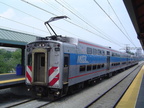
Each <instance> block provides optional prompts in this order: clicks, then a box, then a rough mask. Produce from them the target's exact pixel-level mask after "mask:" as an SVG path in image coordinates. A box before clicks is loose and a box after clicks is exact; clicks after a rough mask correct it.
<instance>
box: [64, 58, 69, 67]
mask: <svg viewBox="0 0 144 108" xmlns="http://www.w3.org/2000/svg"><path fill="white" fill-rule="evenodd" d="M68 65H69V57H68V56H65V57H64V67H68Z"/></svg>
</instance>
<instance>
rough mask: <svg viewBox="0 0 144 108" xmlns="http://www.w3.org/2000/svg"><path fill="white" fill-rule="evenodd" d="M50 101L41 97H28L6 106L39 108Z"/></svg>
mask: <svg viewBox="0 0 144 108" xmlns="http://www.w3.org/2000/svg"><path fill="white" fill-rule="evenodd" d="M50 103H51V101H48V100H43V99H35V98H34V99H28V100H24V101H22V102H19V103H16V104H13V105H10V106H7V108H24V107H25V108H41V107H43V106H45V105H48V104H50Z"/></svg>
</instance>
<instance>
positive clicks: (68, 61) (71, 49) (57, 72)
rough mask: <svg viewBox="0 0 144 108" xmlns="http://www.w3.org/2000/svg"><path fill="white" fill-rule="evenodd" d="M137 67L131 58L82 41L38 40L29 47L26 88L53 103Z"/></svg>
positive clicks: (50, 38)
mask: <svg viewBox="0 0 144 108" xmlns="http://www.w3.org/2000/svg"><path fill="white" fill-rule="evenodd" d="M137 63H138V61H137V58H134V57H132V56H130V55H128V54H125V53H121V52H119V51H116V50H113V49H111V48H108V47H103V46H100V45H97V44H93V43H90V42H86V41H83V40H80V39H76V38H71V37H62V36H50V37H46V38H37V40H36V41H34V42H31V43H29V44H27V46H26V74H25V75H26V84H27V86H28V89H29V90H32V91H33V93H34V94H35V95H36V96H40V97H48V98H49V99H52V100H53V99H55V98H57V97H62V96H64V95H66V94H67V92H68V91H70V92H72V91H74V90H75V89H78V88H83V87H84V85H86V84H87V85H88V84H89V83H91V82H95V81H97V80H100V79H101V78H103V77H105V76H111V75H112V73H113V72H115V71H117V70H121V69H125V68H126V67H130V66H132V65H135V64H137Z"/></svg>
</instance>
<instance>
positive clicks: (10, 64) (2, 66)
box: [0, 49, 21, 73]
mask: <svg viewBox="0 0 144 108" xmlns="http://www.w3.org/2000/svg"><path fill="white" fill-rule="evenodd" d="M20 63H21V49H17V50H16V51H14V52H11V51H7V50H4V49H0V73H9V72H11V71H13V70H14V69H15V68H16V65H17V64H20Z"/></svg>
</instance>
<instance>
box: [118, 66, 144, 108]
mask: <svg viewBox="0 0 144 108" xmlns="http://www.w3.org/2000/svg"><path fill="white" fill-rule="evenodd" d="M116 108H144V66H142V68H141V70H140V71H139V73H138V74H137V76H136V77H135V79H134V81H133V82H132V83H131V85H130V86H129V88H128V89H127V91H126V93H125V94H124V96H123V97H122V98H121V100H120V102H119V103H118V104H117V106H116Z"/></svg>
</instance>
